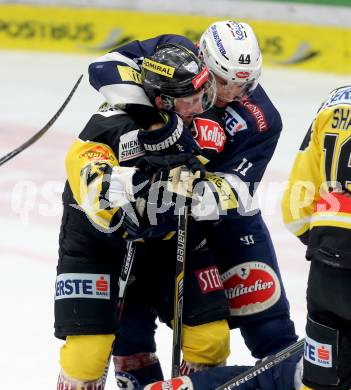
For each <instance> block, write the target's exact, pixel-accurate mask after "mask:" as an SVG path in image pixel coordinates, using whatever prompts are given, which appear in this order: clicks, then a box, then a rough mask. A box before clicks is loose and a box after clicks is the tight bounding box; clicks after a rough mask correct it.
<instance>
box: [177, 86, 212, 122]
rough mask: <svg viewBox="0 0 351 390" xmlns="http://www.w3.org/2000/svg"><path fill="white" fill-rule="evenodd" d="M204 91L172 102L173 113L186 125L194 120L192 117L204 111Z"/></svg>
mask: <svg viewBox="0 0 351 390" xmlns="http://www.w3.org/2000/svg"><path fill="white" fill-rule="evenodd" d="M203 96H204V90H201V91H200V92H198V93H196V94H194V95H191V96H186V97H182V98H177V99H175V100H174V111H175V112H176V113H177V114H178V115H179V116H180V117H181V118H182V119H183V122H184V123H185V124H186V125H188V124H190V123H191V121H192V120H193V118H194V115H197V114H201V113H203V112H204V111H205V109H204V107H203Z"/></svg>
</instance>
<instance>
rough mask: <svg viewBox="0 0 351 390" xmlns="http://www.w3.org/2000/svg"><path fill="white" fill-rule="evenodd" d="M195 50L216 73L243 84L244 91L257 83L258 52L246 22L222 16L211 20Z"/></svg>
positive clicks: (248, 91) (259, 60)
mask: <svg viewBox="0 0 351 390" xmlns="http://www.w3.org/2000/svg"><path fill="white" fill-rule="evenodd" d="M199 54H200V55H201V56H202V57H203V60H204V62H205V64H206V65H207V66H208V68H209V69H210V70H211V71H212V72H213V73H214V74H215V75H217V76H218V77H220V78H222V79H224V80H226V81H228V82H234V83H238V84H240V85H242V84H246V88H245V92H246V93H250V92H252V91H253V90H254V89H255V88H256V87H257V84H258V79H259V77H260V74H261V67H262V55H261V50H260V47H259V44H258V41H257V38H256V35H255V33H254V32H253V30H252V28H251V26H249V25H248V24H247V23H239V22H233V21H231V20H225V21H220V22H216V23H213V24H211V26H210V27H209V28H208V29H207V30H206V31H205V32H204V33H203V34H202V36H201V38H200V45H199Z"/></svg>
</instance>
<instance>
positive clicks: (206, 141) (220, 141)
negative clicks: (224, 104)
mask: <svg viewBox="0 0 351 390" xmlns="http://www.w3.org/2000/svg"><path fill="white" fill-rule="evenodd" d="M192 133H193V136H194V138H195V140H196V141H197V143H198V144H199V145H200V147H201V149H212V150H216V151H217V152H218V153H219V152H221V151H222V150H223V148H224V144H225V141H226V138H227V137H226V135H225V132H224V130H223V129H222V127H221V126H220V124H219V123H218V122H216V121H213V120H211V119H206V118H195V119H194V128H193V130H192Z"/></svg>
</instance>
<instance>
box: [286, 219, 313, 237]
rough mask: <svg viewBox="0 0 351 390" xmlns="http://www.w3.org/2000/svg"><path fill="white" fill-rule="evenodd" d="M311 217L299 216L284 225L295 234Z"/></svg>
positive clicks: (307, 223)
mask: <svg viewBox="0 0 351 390" xmlns="http://www.w3.org/2000/svg"><path fill="white" fill-rule="evenodd" d="M310 222H311V217H306V218H301V219H299V220H297V221H293V222H290V223H286V224H285V226H286V227H287V229H288V230H289V231H290V232H291V233H293V234H295V235H296V233H297V232H298V231H299V230H301V229H302V228H303V227H304V226H305V225H310Z"/></svg>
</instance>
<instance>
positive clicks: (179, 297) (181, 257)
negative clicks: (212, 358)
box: [172, 206, 188, 378]
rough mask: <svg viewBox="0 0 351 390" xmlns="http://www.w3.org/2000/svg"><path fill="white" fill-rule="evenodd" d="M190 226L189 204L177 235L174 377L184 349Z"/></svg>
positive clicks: (177, 372) (181, 217)
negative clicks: (184, 307) (186, 260)
mask: <svg viewBox="0 0 351 390" xmlns="http://www.w3.org/2000/svg"><path fill="white" fill-rule="evenodd" d="M187 228H188V206H184V208H182V209H181V210H180V213H179V216H178V235H177V262H176V275H175V292H174V326H173V351H172V378H174V377H176V376H178V375H179V368H180V356H181V349H182V324H183V299H184V271H185V257H186V256H185V255H186V240H187Z"/></svg>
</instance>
